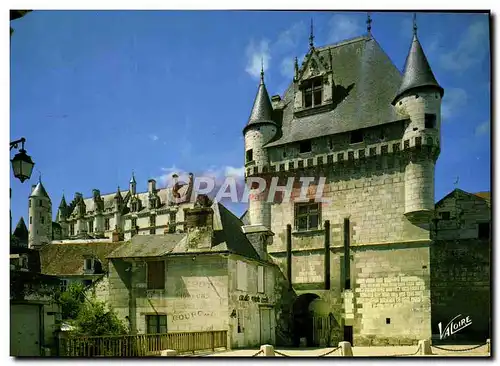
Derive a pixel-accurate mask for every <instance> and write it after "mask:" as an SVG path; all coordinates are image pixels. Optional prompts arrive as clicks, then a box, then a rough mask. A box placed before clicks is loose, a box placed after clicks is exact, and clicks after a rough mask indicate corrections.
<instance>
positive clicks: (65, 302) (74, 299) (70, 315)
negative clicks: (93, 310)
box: [56, 282, 85, 320]
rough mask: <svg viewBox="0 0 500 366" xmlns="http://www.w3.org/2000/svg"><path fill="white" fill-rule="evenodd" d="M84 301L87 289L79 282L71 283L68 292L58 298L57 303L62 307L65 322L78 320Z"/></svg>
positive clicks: (58, 295) (60, 294)
mask: <svg viewBox="0 0 500 366" xmlns="http://www.w3.org/2000/svg"><path fill="white" fill-rule="evenodd" d="M84 301H85V287H84V286H83V284H81V283H78V282H75V283H71V284H70V285H69V287H68V289H67V290H66V291H64V292H62V293H59V294H57V296H56V302H57V303H58V304H59V306H60V307H61V316H62V319H63V320H69V319H76V318H77V316H78V314H79V312H80V310H81V309H82V307H83V303H84Z"/></svg>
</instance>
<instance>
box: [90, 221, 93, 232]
mask: <svg viewBox="0 0 500 366" xmlns="http://www.w3.org/2000/svg"><path fill="white" fill-rule="evenodd" d="M93 232H94V221H92V220H90V221H89V233H93Z"/></svg>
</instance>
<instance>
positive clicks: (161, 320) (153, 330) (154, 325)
mask: <svg viewBox="0 0 500 366" xmlns="http://www.w3.org/2000/svg"><path fill="white" fill-rule="evenodd" d="M146 326H147V334H165V333H167V316H166V315H146Z"/></svg>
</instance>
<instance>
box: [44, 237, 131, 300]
mask: <svg viewBox="0 0 500 366" xmlns="http://www.w3.org/2000/svg"><path fill="white" fill-rule="evenodd" d="M122 244H123V242H111V240H79V241H74V240H67V241H60V242H53V243H52V244H47V245H44V246H43V247H41V248H40V249H39V253H40V262H41V271H42V273H44V274H47V275H51V276H55V277H57V278H58V279H59V287H60V290H61V291H65V290H66V289H67V288H68V286H69V285H70V284H71V283H75V282H79V283H81V284H83V285H84V286H90V285H91V284H92V283H93V282H95V281H97V280H99V279H101V277H103V276H105V275H106V274H107V269H108V260H107V258H106V256H107V255H108V254H109V253H111V252H112V251H113V250H115V249H116V248H118V247H119V246H120V245H122Z"/></svg>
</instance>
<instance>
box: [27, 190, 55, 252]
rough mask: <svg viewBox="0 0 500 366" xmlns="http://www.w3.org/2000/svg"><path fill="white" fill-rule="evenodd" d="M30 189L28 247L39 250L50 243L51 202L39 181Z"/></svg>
mask: <svg viewBox="0 0 500 366" xmlns="http://www.w3.org/2000/svg"><path fill="white" fill-rule="evenodd" d="M32 188H33V189H32V191H31V194H30V197H29V210H28V211H29V224H28V225H29V239H28V246H29V247H30V248H39V247H40V246H42V245H44V244H48V243H50V242H51V241H52V202H51V200H50V197H49V195H48V194H47V191H46V190H45V187H44V186H43V184H42V182H41V180H40V181H39V182H38V184H37V185H36V186H33V187H32Z"/></svg>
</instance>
